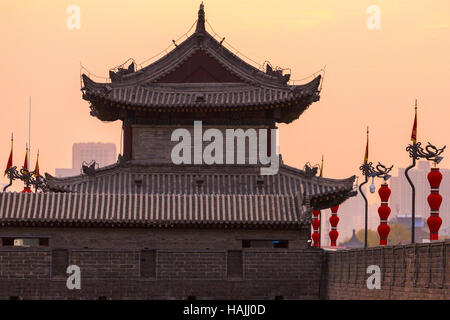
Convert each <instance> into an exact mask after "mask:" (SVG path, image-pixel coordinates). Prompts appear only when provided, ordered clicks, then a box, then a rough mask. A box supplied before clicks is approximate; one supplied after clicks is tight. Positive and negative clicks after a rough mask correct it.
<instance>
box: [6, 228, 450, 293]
mask: <svg viewBox="0 0 450 320" xmlns="http://www.w3.org/2000/svg"><path fill="white" fill-rule="evenodd" d="M1 231H2V232H1V236H3V237H8V236H10V237H12V236H17V235H23V236H39V235H41V236H44V235H46V236H48V237H49V239H50V241H49V243H48V246H40V247H29V248H24V247H14V246H3V247H0V299H14V298H20V299H99V298H108V299H187V298H188V297H191V298H193V297H195V298H196V299H274V298H283V299H450V241H441V242H435V243H431V244H416V245H406V246H388V247H384V248H382V247H377V248H369V249H367V250H364V249H353V250H342V251H337V252H324V251H322V250H319V249H315V248H305V247H303V246H302V245H301V243H304V242H305V239H303V238H304V237H305V235H304V232H300V233H299V232H298V231H293V232H290V231H289V230H284V231H276V230H272V231H268V230H265V231H264V230H261V231H258V230H246V231H245V232H244V231H242V230H201V231H200V230H198V231H197V232H193V231H192V230H159V229H155V230H145V229H96V228H85V229H71V228H42V229H41V228H2V230H1ZM283 234H284V238H285V239H290V242H289V249H284V248H242V243H241V242H242V241H241V240H240V239H242V238H250V239H261V238H267V239H269V238H273V239H275V238H282V237H283ZM208 239H209V240H208ZM168 240H170V241H168ZM152 244H153V245H152ZM112 248H114V249H112ZM70 264H75V265H78V266H79V267H80V269H81V290H68V289H67V287H66V280H67V277H68V275H67V274H66V268H67V266H68V265H70ZM370 265H377V266H379V267H380V269H381V289H379V290H377V289H373V290H369V289H368V288H367V283H366V281H367V279H368V277H369V276H370V274H367V273H366V270H367V267H368V266H370Z"/></svg>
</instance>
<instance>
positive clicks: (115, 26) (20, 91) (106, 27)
mask: <svg viewBox="0 0 450 320" xmlns="http://www.w3.org/2000/svg"><path fill="white" fill-rule="evenodd" d="M199 4H200V1H198V0H195V1H191V0H182V1H181V0H180V1H171V0H167V1H156V0H155V1H138V0H128V1H112V0H104V1H103V0H95V1H92V0H91V1H87V0H71V1H63V0H54V1H51V0H42V1H31V0H23V1H12V0H3V1H1V3H0V27H1V30H2V37H1V51H0V52H1V53H0V70H1V72H0V88H1V101H0V103H1V117H0V165H2V166H6V162H7V158H8V155H9V151H10V135H11V132H14V137H15V139H14V143H15V145H14V146H15V148H14V163H15V164H16V165H21V164H22V163H23V159H24V154H25V143H26V142H27V139H28V99H29V96H30V95H31V96H32V126H31V150H32V155H31V163H32V166H33V167H34V162H35V161H36V151H37V149H39V150H40V166H41V171H42V172H49V173H51V174H54V170H55V168H57V167H60V168H61V167H70V166H71V153H72V144H73V143H74V142H97V141H98V142H114V143H116V145H117V148H118V150H119V146H120V143H119V140H120V131H121V130H120V128H121V123H120V122H114V123H102V122H100V121H99V120H98V119H96V118H93V117H91V116H90V115H89V105H88V102H86V101H84V100H82V98H81V92H80V77H79V75H80V63H82V64H83V65H84V66H85V67H86V68H87V69H88V70H89V71H90V72H92V73H93V74H96V75H100V76H104V77H106V76H107V75H108V70H109V69H110V68H112V67H114V66H117V65H119V64H121V63H123V62H124V61H125V60H127V59H128V58H130V57H132V58H134V59H135V60H136V61H137V62H138V63H140V62H142V61H144V60H146V59H148V58H150V57H152V56H154V55H155V54H157V53H158V52H160V51H161V50H163V49H164V48H166V47H168V46H170V45H171V41H172V39H177V38H179V37H180V36H181V35H183V34H184V33H185V32H186V31H187V30H188V29H189V28H190V26H191V25H192V24H193V23H194V21H195V20H196V18H197V10H198V7H199ZM69 5H77V6H79V7H80V9H81V29H80V30H69V29H68V28H67V27H66V21H67V18H68V17H69V14H68V13H67V12H66V10H67V7H68V6H69ZM370 5H378V6H379V7H380V8H381V29H380V30H369V29H368V28H367V26H366V21H367V19H368V18H369V16H370V14H368V13H367V12H366V10H367V8H368V7H369V6H370ZM205 11H206V19H207V20H208V22H209V23H210V24H211V25H212V27H213V28H214V31H215V32H217V33H218V34H219V35H221V36H224V37H226V41H227V42H229V43H230V44H231V45H232V46H233V47H234V48H236V49H238V50H239V51H240V52H242V53H244V54H245V55H246V56H248V57H251V58H252V59H253V60H255V61H257V62H259V63H261V64H262V63H263V62H264V61H265V60H269V61H270V62H271V64H272V65H274V66H281V67H288V68H290V69H291V70H292V76H291V79H302V78H305V77H307V76H309V75H311V74H312V73H314V72H316V71H318V70H320V69H321V68H323V66H325V65H326V74H325V80H324V83H323V90H322V94H321V100H320V102H317V103H314V104H313V105H311V107H310V108H309V109H308V110H307V111H306V112H305V113H304V114H303V115H302V116H301V117H300V118H299V119H298V120H296V121H295V122H293V123H291V124H290V125H280V126H279V128H280V150H281V153H282V155H283V160H284V161H285V162H286V163H287V164H290V165H293V166H296V167H298V168H303V166H304V164H305V163H306V162H308V161H309V162H311V163H313V164H315V163H319V162H320V158H321V155H322V154H324V155H325V169H324V175H325V176H327V177H333V178H344V177H348V176H351V175H353V174H360V173H359V170H358V168H359V166H360V165H361V163H362V161H363V155H364V148H365V139H366V135H365V130H366V126H367V125H368V126H370V131H371V135H370V154H369V159H370V161H374V162H376V161H382V162H383V163H385V164H394V165H395V169H394V174H396V172H397V170H396V168H398V167H405V166H407V165H408V164H409V163H410V160H409V157H408V154H407V153H406V151H405V147H406V146H407V144H408V143H409V142H410V140H409V139H410V135H411V127H412V122H413V117H414V108H413V106H414V100H415V98H417V99H418V100H419V115H418V121H419V124H418V139H419V140H420V141H423V142H424V143H426V142H428V141H430V142H432V143H434V144H436V145H437V146H442V145H444V144H450V139H449V137H450V126H449V119H450V102H449V101H450V61H449V58H450V1H448V0H433V1H425V0H395V1H393V0H384V1H382V0H370V1H365V0H346V1H337V0H335V1H333V0H322V1H312V0H310V1H306V0H302V1H300V0H293V1H290V0H289V1H288V0H280V1H265V0H260V1H253V0H246V1H235V0H226V1H225V0H220V1H219V0H210V1H205ZM150 62H151V61H150ZM447 153H448V152H447ZM444 156H445V154H444ZM2 161H3V162H4V163H3V162H2ZM441 164H442V165H441V166H442V167H443V168H445V167H450V154H449V153H448V156H447V157H446V159H444V160H443V161H442V162H441ZM6 182H7V181H6V179H5V178H4V177H2V178H1V179H0V183H6Z"/></svg>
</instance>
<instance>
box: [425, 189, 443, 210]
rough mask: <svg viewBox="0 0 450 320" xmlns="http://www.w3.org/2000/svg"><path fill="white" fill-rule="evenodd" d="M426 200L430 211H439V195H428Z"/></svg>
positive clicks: (440, 198)
mask: <svg viewBox="0 0 450 320" xmlns="http://www.w3.org/2000/svg"><path fill="white" fill-rule="evenodd" d="M427 200H428V204H429V206H430V209H431V210H432V211H439V208H440V207H441V203H442V196H441V195H440V194H439V193H430V195H428V198H427Z"/></svg>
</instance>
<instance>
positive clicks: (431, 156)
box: [405, 142, 446, 243]
mask: <svg viewBox="0 0 450 320" xmlns="http://www.w3.org/2000/svg"><path fill="white" fill-rule="evenodd" d="M445 148H446V146H444V147H442V148H440V149H439V148H436V147H435V146H434V145H432V144H431V143H429V142H428V144H427V145H426V146H425V148H423V147H422V146H421V142H417V143H413V144H410V145H408V146H407V147H406V151H408V152H409V157H410V158H412V160H413V163H412V164H411V165H410V166H409V167H408V168H406V170H405V176H406V179H407V180H408V182H409V184H410V185H411V190H412V200H411V215H412V217H411V219H412V221H411V243H414V242H415V224H416V220H415V219H416V216H415V213H416V190H415V187H414V183H413V181H412V180H411V178H410V177H409V174H408V171H409V170H410V169H412V168H414V167H415V165H416V160H419V159H426V160H429V161H434V163H435V164H438V163H439V162H441V161H442V159H443V157H441V154H442V152H444V150H445Z"/></svg>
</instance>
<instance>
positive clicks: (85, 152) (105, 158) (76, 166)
mask: <svg viewBox="0 0 450 320" xmlns="http://www.w3.org/2000/svg"><path fill="white" fill-rule="evenodd" d="M91 161H95V162H96V163H97V164H98V166H99V167H104V166H107V165H110V164H113V163H115V162H116V161H117V153H116V145H115V144H114V143H103V142H96V143H94V142H88V143H74V144H73V146H72V168H56V169H55V176H56V177H68V176H74V175H77V174H80V171H81V166H82V165H83V162H86V163H90V162H91Z"/></svg>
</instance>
